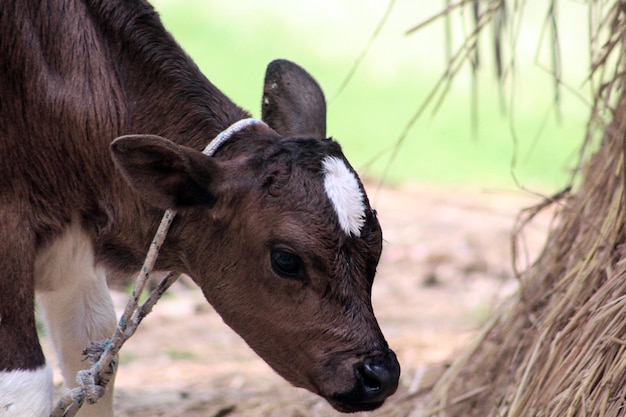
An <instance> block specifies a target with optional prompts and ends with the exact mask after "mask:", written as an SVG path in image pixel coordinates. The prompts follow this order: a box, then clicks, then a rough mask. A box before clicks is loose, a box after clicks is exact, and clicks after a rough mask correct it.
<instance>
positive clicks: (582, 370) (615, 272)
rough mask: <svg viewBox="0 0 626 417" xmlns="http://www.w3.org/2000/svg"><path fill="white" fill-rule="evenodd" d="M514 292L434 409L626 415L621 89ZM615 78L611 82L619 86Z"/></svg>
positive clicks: (430, 411) (624, 114)
mask: <svg viewBox="0 0 626 417" xmlns="http://www.w3.org/2000/svg"><path fill="white" fill-rule="evenodd" d="M621 77H622V78H619V79H616V80H614V81H617V83H616V84H614V85H612V87H613V88H614V91H619V99H618V101H617V105H616V106H615V108H614V111H613V120H612V122H611V123H610V124H608V125H607V126H606V127H605V129H604V133H603V137H602V143H601V146H600V148H599V150H598V151H597V152H596V154H595V155H594V156H593V157H592V158H591V159H590V160H589V161H588V162H587V163H586V165H585V168H584V170H583V173H582V174H583V176H582V178H583V179H582V184H581V185H580V188H579V189H578V190H577V191H576V193H575V194H574V195H573V196H571V197H569V198H568V199H567V200H566V201H565V202H564V206H563V207H562V209H561V211H560V212H559V213H558V215H557V219H558V224H557V226H556V227H555V229H554V230H553V231H552V232H551V233H550V236H549V237H548V240H547V245H546V247H545V249H544V251H543V253H542V254H541V255H540V257H539V259H538V261H537V262H536V263H535V264H533V265H532V266H531V267H530V268H529V269H528V270H527V271H525V273H523V274H522V275H521V276H520V279H521V281H520V292H519V295H518V296H517V297H516V298H514V299H511V300H510V301H509V302H508V304H507V305H505V306H504V307H503V308H502V310H501V313H500V314H499V315H498V316H497V317H495V318H494V319H493V321H492V322H491V323H489V324H488V326H487V327H486V328H485V329H484V331H483V332H482V334H481V335H480V337H479V338H478V340H476V342H475V343H474V344H473V345H472V346H470V347H468V348H467V349H466V350H465V351H464V352H463V353H462V354H461V356H459V357H458V358H456V360H455V362H454V363H453V365H452V367H451V368H450V369H449V370H448V372H447V373H446V374H445V375H444V376H443V377H442V378H441V379H440V380H439V382H438V383H437V384H436V386H435V387H434V389H433V391H432V393H431V394H430V396H429V398H428V400H427V404H426V406H425V407H420V409H419V410H413V412H412V413H410V415H412V416H413V415H415V416H438V417H444V416H446V417H453V416H459V417H460V416H463V417H473V416H475V417H487V416H508V417H530V416H537V417H548V416H550V417H564V416H580V417H583V416H594V417H596V416H597V417H604V416H611V417H617V416H626V228H625V223H626V213H625V211H626V194H625V187H624V185H625V183H626V167H625V164H624V156H625V155H626V91H625V89H624V78H623V77H624V76H623V75H621ZM615 87H617V88H615Z"/></svg>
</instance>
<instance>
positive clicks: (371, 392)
mask: <svg viewBox="0 0 626 417" xmlns="http://www.w3.org/2000/svg"><path fill="white" fill-rule="evenodd" d="M355 373H356V374H357V379H358V380H359V382H360V384H361V389H362V390H363V391H362V392H363V394H364V395H365V397H366V398H367V401H382V400H384V399H385V398H387V397H388V396H390V395H391V394H393V393H394V392H396V389H397V388H398V379H399V377H400V366H399V365H398V362H397V360H396V359H395V355H394V356H393V357H387V358H385V359H384V360H383V361H379V362H371V361H365V362H362V363H360V364H359V365H357V366H356V367H355Z"/></svg>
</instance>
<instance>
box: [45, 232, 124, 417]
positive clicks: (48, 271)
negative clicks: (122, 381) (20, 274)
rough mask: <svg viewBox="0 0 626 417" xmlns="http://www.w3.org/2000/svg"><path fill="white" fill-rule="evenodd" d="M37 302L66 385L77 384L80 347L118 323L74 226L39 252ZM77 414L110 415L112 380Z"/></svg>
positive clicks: (87, 247)
mask: <svg viewBox="0 0 626 417" xmlns="http://www.w3.org/2000/svg"><path fill="white" fill-rule="evenodd" d="M35 275H36V277H37V285H38V290H40V291H38V301H39V303H40V305H41V307H42V308H43V312H44V316H45V320H46V324H47V328H48V331H49V334H50V337H51V339H52V342H53V344H54V347H55V350H56V353H57V357H58V358H59V360H60V365H61V372H62V373H63V378H64V380H65V383H66V385H67V386H68V388H73V387H76V386H77V385H78V384H77V382H76V373H77V372H78V371H79V370H82V369H87V368H89V366H90V363H88V362H87V361H85V360H84V356H83V351H84V350H85V348H87V347H89V346H90V345H91V344H92V343H94V342H100V341H103V340H106V339H108V338H110V337H111V335H112V334H113V331H114V329H115V326H116V318H115V310H114V308H113V301H112V300H111V296H110V294H109V291H108V288H107V285H106V280H105V274H104V270H103V269H102V268H100V267H97V266H96V265H95V259H94V254H93V246H92V244H91V241H90V240H89V238H88V236H87V235H86V234H85V233H84V232H83V231H82V230H81V229H80V228H79V227H78V226H77V225H72V226H71V227H70V229H69V230H68V231H67V232H66V233H65V234H64V235H63V236H62V237H61V238H60V239H58V240H57V241H55V242H54V243H53V244H52V245H50V246H49V247H47V248H46V249H45V250H43V251H42V252H41V253H40V254H39V255H38V256H37V261H36V263H35ZM78 415H79V416H81V417H87V416H94V417H95V416H98V417H112V416H113V379H111V382H110V383H109V386H108V387H107V390H106V393H105V395H104V397H102V398H101V399H100V400H99V401H98V402H97V403H96V404H93V405H91V404H85V405H83V407H82V408H81V410H80V412H79V413H78Z"/></svg>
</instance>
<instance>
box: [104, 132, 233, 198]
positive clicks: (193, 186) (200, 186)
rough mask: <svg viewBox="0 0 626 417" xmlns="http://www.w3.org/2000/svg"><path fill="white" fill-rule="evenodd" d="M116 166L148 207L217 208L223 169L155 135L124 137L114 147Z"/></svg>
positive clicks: (208, 158) (206, 158) (112, 145)
mask: <svg viewBox="0 0 626 417" xmlns="http://www.w3.org/2000/svg"><path fill="white" fill-rule="evenodd" d="M111 153H112V155H113V161H114V162H115V166H116V167H117V168H118V169H119V170H120V172H121V173H122V175H123V176H124V178H125V179H126V181H128V183H129V184H130V186H131V187H132V188H133V189H134V190H135V191H136V192H137V193H138V194H139V195H140V196H141V198H142V199H143V200H144V201H146V202H147V203H148V204H151V205H153V206H155V207H158V208H161V209H168V208H172V209H179V208H183V207H188V206H194V205H205V206H208V207H211V206H213V204H214V203H215V200H216V198H215V195H214V194H213V193H212V192H211V188H212V186H213V185H214V184H216V183H217V182H218V181H220V177H221V170H220V168H219V166H218V165H217V162H216V161H214V160H213V159H212V158H210V157H208V156H206V155H204V154H202V153H201V152H198V151H196V150H193V149H191V148H186V147H184V146H180V145H177V144H175V143H174V142H172V141H170V140H167V139H165V138H162V137H159V136H154V135H128V136H122V137H119V138H117V139H115V140H114V141H113V143H112V144H111Z"/></svg>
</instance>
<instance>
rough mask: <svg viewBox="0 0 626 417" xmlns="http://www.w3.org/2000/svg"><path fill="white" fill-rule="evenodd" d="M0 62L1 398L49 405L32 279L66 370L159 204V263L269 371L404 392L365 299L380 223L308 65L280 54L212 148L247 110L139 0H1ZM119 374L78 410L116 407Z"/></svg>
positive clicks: (91, 335) (354, 396) (351, 406)
mask: <svg viewBox="0 0 626 417" xmlns="http://www.w3.org/2000/svg"><path fill="white" fill-rule="evenodd" d="M0 66H1V68H2V70H1V71H0V97H1V99H0V222H1V224H2V225H3V226H2V228H0V234H1V235H0V411H2V413H3V414H2V415H3V416H4V415H7V416H23V415H29V416H45V415H47V414H49V412H50V397H51V394H50V390H51V377H50V372H49V368H48V366H47V365H46V362H45V358H44V356H43V353H42V351H41V347H40V345H39V342H38V337H37V332H36V326H35V313H34V307H35V306H34V304H35V292H36V293H37V298H38V300H39V303H40V305H41V307H42V309H43V311H44V315H45V317H46V324H47V326H48V330H49V334H50V336H51V338H52V341H53V342H54V346H55V349H56V351H57V355H58V357H59V360H60V362H61V368H62V371H63V376H64V378H65V380H66V383H67V384H68V385H69V386H72V385H74V384H75V382H74V376H75V374H76V372H77V371H78V370H79V369H81V368H83V367H85V366H86V364H85V362H83V361H82V351H83V349H85V348H86V347H87V346H89V345H90V344H91V343H93V342H97V341H101V340H104V339H106V338H108V337H109V336H110V335H111V334H112V331H113V328H114V326H115V314H114V311H113V306H112V303H111V299H110V296H109V295H108V292H107V288H106V278H107V277H108V278H112V277H115V276H125V275H129V274H132V273H134V272H136V271H137V270H138V268H139V267H140V266H141V262H142V261H143V257H144V255H145V253H146V252H147V249H148V245H149V243H150V241H151V239H152V235H153V233H154V231H155V230H156V228H157V225H158V222H159V221H160V218H161V215H162V212H163V210H164V209H166V208H174V209H176V210H177V211H178V215H177V217H176V218H175V220H174V223H173V224H172V226H171V229H170V232H169V235H168V237H167V240H166V242H165V244H164V246H163V248H162V250H161V254H160V256H159V260H158V263H157V265H156V267H157V268H158V269H161V270H174V271H179V272H182V273H186V274H188V275H190V276H191V277H192V278H193V279H194V281H195V282H196V283H197V284H198V285H199V286H200V287H201V289H202V291H203V293H204V294H205V296H206V298H207V300H208V301H209V302H210V303H211V304H212V305H213V306H214V307H215V308H216V310H217V311H218V312H219V313H220V314H221V315H222V317H223V318H224V321H225V322H226V323H227V324H229V325H230V326H231V327H232V328H233V329H234V330H235V331H236V332H238V333H239V334H240V335H241V336H242V337H243V338H244V339H245V340H246V342H247V343H248V344H249V345H250V346H251V347H252V348H253V349H254V350H255V351H256V352H257V353H259V355H260V356H261V357H263V358H264V359H265V360H266V361H267V362H268V363H269V364H270V365H271V366H272V367H273V368H274V369H275V370H276V371H277V372H278V373H280V374H281V375H282V376H284V377H285V378H286V379H287V380H289V381H290V382H291V383H293V384H294V385H297V386H301V387H305V388H307V389H309V390H311V391H313V392H316V393H318V394H320V395H322V396H323V397H325V398H326V399H328V400H329V401H330V402H331V404H333V406H335V407H336V408H337V409H339V410H341V411H358V410H368V409H373V408H376V407H378V406H379V405H380V404H382V402H383V401H384V400H385V398H386V397H387V396H389V395H391V394H392V393H393V392H394V391H395V389H396V387H397V381H398V375H399V366H398V363H397V361H396V359H395V356H394V354H393V352H392V351H391V350H389V348H388V347H387V344H386V342H385V340H384V338H383V336H382V334H381V332H380V329H379V327H378V325H377V323H376V319H375V317H374V315H373V311H372V307H371V302H370V291H371V286H372V281H373V278H374V274H375V270H376V265H377V263H378V259H379V257H380V251H381V244H382V236H381V231H380V227H379V224H378V221H377V219H376V215H375V212H374V211H373V210H372V209H371V208H370V206H369V202H368V201H367V197H366V195H365V192H364V190H363V187H362V185H361V183H360V181H359V180H358V177H357V176H356V174H355V173H354V171H353V170H352V168H351V167H350V165H349V164H348V162H347V161H346V160H345V158H344V157H343V154H342V153H341V149H340V147H339V145H338V144H337V143H336V142H334V141H332V140H330V139H325V134H326V131H325V103H324V98H323V95H322V93H321V90H320V89H319V87H318V86H317V84H316V83H315V81H313V80H312V79H311V78H310V76H309V75H308V74H306V72H304V71H303V70H302V69H301V68H299V67H297V66H296V65H295V64H292V63H289V62H286V61H276V62H274V63H272V64H271V65H270V66H269V67H268V71H267V74H266V83H265V89H264V98H263V119H264V120H265V121H266V123H267V125H265V124H256V125H254V126H250V127H246V128H245V129H243V130H241V131H239V132H236V133H235V134H234V135H233V137H232V138H231V139H230V140H229V141H227V142H226V143H225V144H224V145H223V146H222V147H221V148H220V149H219V150H218V152H217V153H216V154H215V156H214V157H212V158H211V157H208V156H205V155H203V154H202V153H201V152H200V150H201V149H203V148H204V146H205V145H206V144H207V143H208V141H209V140H210V139H211V138H212V137H214V136H215V135H216V134H217V133H219V132H220V131H222V130H223V129H225V128H227V127H228V126H230V125H231V124H233V123H234V122H236V121H238V120H240V119H243V118H245V117H248V114H247V113H246V112H245V111H243V110H242V109H240V108H239V107H238V106H236V105H235V104H233V103H232V102H231V101H230V100H229V99H228V98H227V97H226V96H224V95H223V94H222V93H221V92H220V91H219V90H218V89H217V88H216V87H215V86H213V85H212V84H211V83H210V82H209V81H208V80H206V78H204V76H203V75H202V74H201V73H200V71H199V70H198V68H197V67H196V66H195V65H194V64H193V62H191V60H190V59H189V58H188V57H187V56H186V55H185V54H184V53H183V52H182V50H181V49H180V48H179V47H178V45H177V44H176V43H175V42H174V41H173V40H172V38H171V37H170V35H169V34H168V33H167V32H166V31H165V30H164V29H163V27H162V25H161V23H160V21H159V19H158V16H157V15H156V13H155V12H154V11H153V9H152V8H151V7H150V6H149V5H148V4H146V3H144V2H142V1H113V0H111V1H105V0H101V1H97V0H82V1H80V0H48V1H40V0H37V1H35V0H22V1H20V2H17V1H12V0H8V1H3V2H0ZM268 125H269V126H268ZM129 134H133V135H131V136H123V135H129ZM120 136H122V137H120ZM117 137H120V138H118V139H117V140H115V141H113V139H115V138H117ZM166 138H167V139H166ZM41 387H45V388H41ZM111 391H112V387H109V389H108V390H107V394H106V395H105V398H103V399H102V401H101V402H99V403H98V404H96V405H94V406H86V407H84V409H83V410H82V413H83V415H85V416H88V415H93V416H96V415H97V416H111V415H112V414H113V408H112V393H111Z"/></svg>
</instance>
